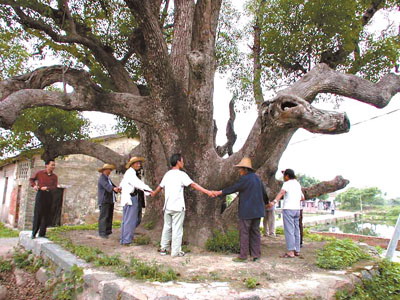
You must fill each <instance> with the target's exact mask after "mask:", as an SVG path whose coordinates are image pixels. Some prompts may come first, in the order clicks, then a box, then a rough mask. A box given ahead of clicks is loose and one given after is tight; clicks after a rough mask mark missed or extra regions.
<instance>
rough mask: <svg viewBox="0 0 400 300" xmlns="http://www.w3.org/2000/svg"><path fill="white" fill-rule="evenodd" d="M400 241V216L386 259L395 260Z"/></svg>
mask: <svg viewBox="0 0 400 300" xmlns="http://www.w3.org/2000/svg"><path fill="white" fill-rule="evenodd" d="M399 239H400V214H399V216H398V217H397V222H396V227H395V228H394V232H393V236H392V239H391V240H390V243H389V246H388V248H387V251H386V258H387V259H388V260H393V256H394V251H395V250H396V247H397V242H398V241H399Z"/></svg>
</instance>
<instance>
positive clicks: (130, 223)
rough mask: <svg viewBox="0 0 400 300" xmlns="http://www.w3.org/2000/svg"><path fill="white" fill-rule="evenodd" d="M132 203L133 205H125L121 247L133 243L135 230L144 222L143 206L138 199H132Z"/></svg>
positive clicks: (135, 197)
mask: <svg viewBox="0 0 400 300" xmlns="http://www.w3.org/2000/svg"><path fill="white" fill-rule="evenodd" d="M131 201H132V205H125V206H124V208H123V212H122V213H123V215H122V224H121V245H122V244H130V243H132V241H133V237H134V235H135V229H136V227H138V226H139V224H140V222H141V221H142V205H141V204H140V203H139V201H138V197H137V196H134V197H131Z"/></svg>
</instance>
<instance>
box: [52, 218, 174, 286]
mask: <svg viewBox="0 0 400 300" xmlns="http://www.w3.org/2000/svg"><path fill="white" fill-rule="evenodd" d="M95 228H97V224H94V225H79V226H61V227H57V228H55V229H53V230H51V232H49V234H48V237H49V239H50V240H52V241H53V242H55V243H57V244H59V245H60V246H62V247H64V248H65V249H67V250H69V251H70V252H72V253H74V254H75V255H77V256H79V257H80V258H82V259H84V260H86V261H87V262H91V263H93V264H94V265H95V266H98V267H99V266H103V267H109V268H111V269H112V270H113V271H114V272H116V273H117V274H119V275H121V276H124V277H134V278H136V279H145V280H152V281H162V282H165V281H170V280H175V279H177V277H178V274H176V273H175V271H173V270H172V269H167V270H166V271H163V270H162V268H161V267H160V266H159V265H157V264H155V263H153V264H147V263H145V262H141V261H139V260H137V259H135V258H132V260H131V262H130V263H129V265H127V264H126V263H125V262H124V261H123V260H122V259H121V258H120V256H119V255H113V256H108V255H107V254H105V253H103V252H102V251H101V250H100V249H98V248H94V247H88V246H81V245H75V244H74V243H73V242H72V241H71V239H69V238H67V237H65V234H64V233H65V232H66V231H71V230H91V229H95ZM144 237H145V238H144V239H143V241H144V242H146V240H147V239H148V241H149V242H150V239H149V238H148V237H146V236H144ZM135 242H136V243H137V241H135Z"/></svg>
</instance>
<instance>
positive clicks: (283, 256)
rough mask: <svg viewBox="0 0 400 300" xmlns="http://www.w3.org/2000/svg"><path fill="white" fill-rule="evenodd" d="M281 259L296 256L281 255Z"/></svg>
mask: <svg viewBox="0 0 400 300" xmlns="http://www.w3.org/2000/svg"><path fill="white" fill-rule="evenodd" d="M279 257H281V258H294V257H295V256H294V255H289V254H287V253H285V254H283V255H281V256H279Z"/></svg>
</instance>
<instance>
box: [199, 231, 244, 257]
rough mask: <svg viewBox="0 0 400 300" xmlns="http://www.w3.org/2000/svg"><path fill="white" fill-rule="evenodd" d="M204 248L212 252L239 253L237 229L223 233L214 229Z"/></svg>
mask: <svg viewBox="0 0 400 300" xmlns="http://www.w3.org/2000/svg"><path fill="white" fill-rule="evenodd" d="M206 249H207V250H208V251H212V252H222V253H240V243H239V231H238V230H236V229H231V230H228V231H227V232H226V233H223V232H221V231H219V230H214V231H213V234H212V236H211V237H210V238H209V239H208V240H207V242H206Z"/></svg>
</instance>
